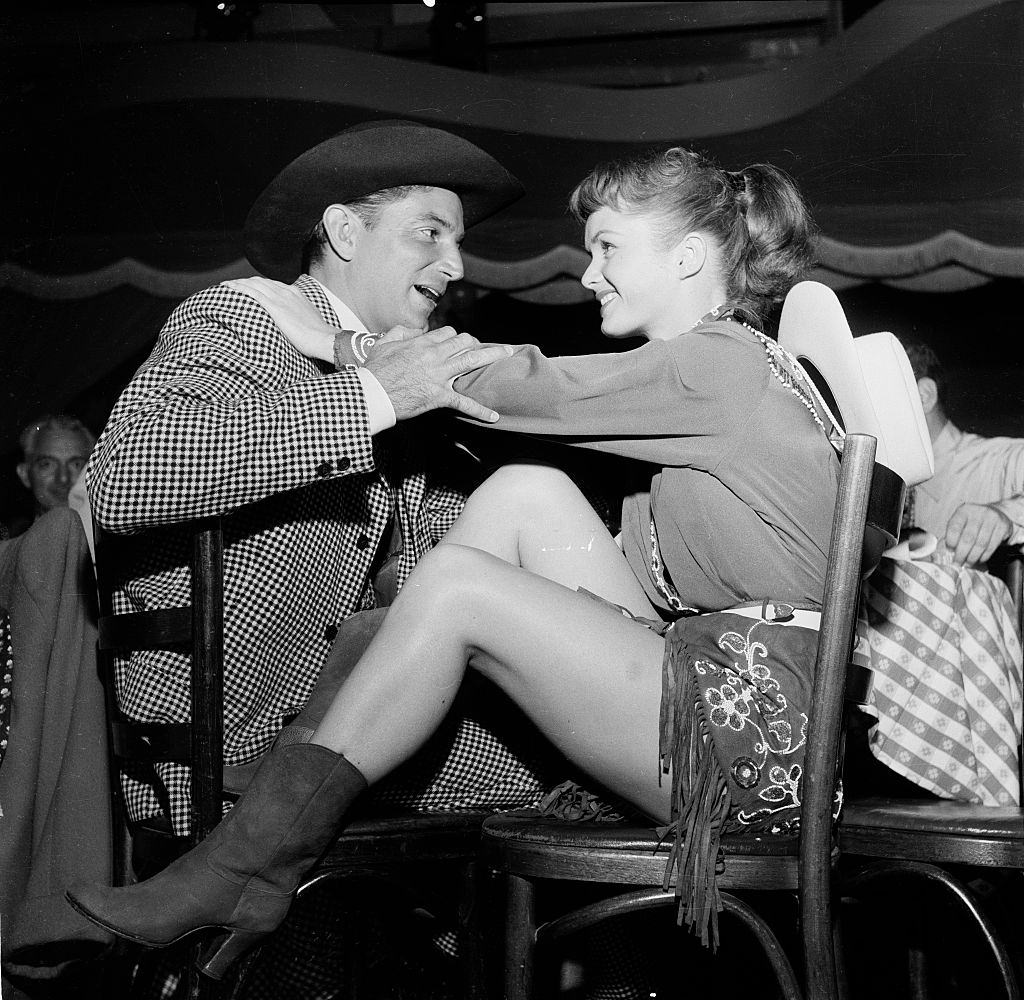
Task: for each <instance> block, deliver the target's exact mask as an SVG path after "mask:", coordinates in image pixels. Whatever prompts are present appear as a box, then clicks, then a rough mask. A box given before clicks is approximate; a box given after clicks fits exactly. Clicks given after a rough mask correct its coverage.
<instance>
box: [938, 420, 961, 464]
mask: <svg viewBox="0 0 1024 1000" xmlns="http://www.w3.org/2000/svg"><path fill="white" fill-rule="evenodd" d="M963 436H964V432H963V431H962V430H960V428H959V427H957V425H956V424H954V423H953V421H952V420H947V421H946V422H945V423H944V424H943V425H942V430H941V431H939V435H938V437H937V438H936V439H935V440H934V441H933V442H932V454H933V455H945V454H948V453H949V452H951V451H955V450H956V448H957V446H958V445H959V444H960V439H961V438H962V437H963Z"/></svg>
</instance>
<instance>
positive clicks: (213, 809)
mask: <svg viewBox="0 0 1024 1000" xmlns="http://www.w3.org/2000/svg"><path fill="white" fill-rule="evenodd" d="M191 535H192V553H191V569H192V599H191V604H190V605H189V606H186V607H179V608H165V609H159V610H154V611H139V612H128V613H120V614H118V613H115V609H114V594H115V592H116V591H117V590H118V589H119V588H120V587H122V586H123V585H124V584H125V583H126V582H127V581H128V580H130V579H131V577H132V575H133V574H135V573H137V572H138V570H137V565H138V559H137V557H138V553H140V552H141V551H144V547H145V545H146V538H147V536H146V535H145V534H138V535H128V536H118V535H112V534H110V533H109V532H106V531H104V530H103V529H102V528H99V527H98V526H97V529H96V579H97V587H98V590H99V610H100V618H99V623H98V624H99V639H98V643H97V646H98V653H99V661H100V672H101V675H102V677H103V681H104V688H105V691H106V703H107V717H108V721H109V729H110V743H111V752H112V755H113V758H114V762H115V764H116V765H117V768H118V769H127V770H130V771H131V772H133V773H139V769H140V768H141V769H143V771H144V773H145V774H146V776H147V778H149V779H151V780H152V781H153V782H154V784H155V786H156V788H157V790H158V795H160V796H162V798H163V801H164V802H166V801H167V798H168V795H167V789H166V788H165V787H164V786H163V783H162V781H161V780H160V778H159V774H158V772H157V769H156V768H155V767H154V766H153V765H154V764H156V763H159V762H176V763H179V764H186V765H188V766H189V767H190V768H191V837H190V840H191V843H198V842H199V841H200V840H202V839H203V838H204V837H205V836H206V835H207V834H208V833H209V832H210V831H211V830H212V829H213V827H214V826H216V825H217V823H218V822H219V821H220V818H221V813H222V792H223V787H222V786H223V662H224V638H223V635H224V629H223V621H224V605H223V576H224V569H223V552H224V538H223V529H222V525H221V521H220V519H219V518H216V519H210V520H204V521H197V522H195V523H194V524H193V526H192V530H191ZM154 649H173V650H177V651H180V652H185V653H187V654H189V655H190V657H191V670H190V674H191V680H190V687H191V698H192V711H191V721H190V722H187V723H186V722H140V721H138V720H134V719H131V718H129V717H127V716H126V715H125V714H124V713H123V712H122V711H121V708H120V705H119V703H118V699H117V693H116V663H117V660H118V659H119V658H122V657H127V656H129V655H130V654H131V653H132V652H134V651H141V650H154ZM116 784H117V785H118V787H119V782H117V783H116ZM119 805H120V809H121V811H122V815H124V813H123V802H120V803H119ZM123 850H124V852H125V853H124V855H123V856H122V857H120V858H119V859H117V861H118V865H119V867H120V869H121V871H122V873H123V874H124V873H127V871H128V856H127V845H124V846H123Z"/></svg>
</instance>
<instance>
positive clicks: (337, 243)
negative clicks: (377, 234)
mask: <svg viewBox="0 0 1024 1000" xmlns="http://www.w3.org/2000/svg"><path fill="white" fill-rule="evenodd" d="M323 223H324V233H325V234H326V235H327V241H328V242H329V243H330V244H331V249H332V250H333V251H334V252H335V254H337V255H338V256H339V257H340V258H341V259H342V260H351V259H352V255H353V253H354V251H355V245H356V239H357V237H358V234H359V229H360V227H361V226H362V223H361V222H360V220H359V218H358V216H356V214H355V213H354V212H353V211H352V210H351V209H350V208H349V207H348V206H347V205H328V206H327V208H325V209H324V214H323Z"/></svg>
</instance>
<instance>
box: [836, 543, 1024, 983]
mask: <svg viewBox="0 0 1024 1000" xmlns="http://www.w3.org/2000/svg"><path fill="white" fill-rule="evenodd" d="M1022 568H1024V556H1022V554H1021V551H1020V549H1019V548H1010V547H1004V548H1001V549H998V550H997V551H996V554H995V556H994V558H993V559H992V560H991V561H990V563H989V569H990V571H992V572H994V573H995V574H996V575H997V576H999V577H1000V578H1001V579H1003V581H1004V582H1005V583H1006V584H1007V587H1008V588H1009V590H1010V595H1011V597H1012V598H1013V602H1014V607H1015V609H1016V611H1017V621H1018V627H1020V623H1021V621H1022V616H1024V583H1022V580H1024V574H1022ZM839 834H840V844H841V846H842V850H843V854H844V856H845V857H846V858H847V859H848V861H850V862H854V863H856V865H857V867H856V868H854V869H853V872H852V874H851V875H850V876H849V877H848V878H847V880H846V883H845V885H844V890H843V891H844V895H849V896H852V897H858V896H872V895H875V894H876V893H877V891H878V890H879V889H882V888H885V887H887V886H889V885H897V886H901V887H906V886H913V885H915V884H916V885H919V886H930V887H933V888H934V889H936V890H937V891H938V892H939V893H941V894H942V895H944V896H945V897H946V898H947V899H948V900H950V901H952V902H953V904H954V905H955V906H958V907H959V908H960V909H961V912H962V913H963V914H965V915H966V916H967V917H968V918H969V919H970V920H971V921H973V922H974V923H975V924H976V926H977V928H978V930H979V932H980V934H981V939H982V942H983V944H984V945H985V946H986V947H987V949H988V950H989V951H990V952H991V955H992V957H993V959H994V963H995V967H994V970H993V971H994V972H995V973H996V975H997V977H998V979H999V980H1000V981H1001V983H1002V986H1003V989H1004V990H1005V993H1006V996H1007V997H1009V998H1011V1000H1016V998H1018V997H1020V996H1021V984H1020V981H1019V978H1020V970H1019V968H1018V965H1017V963H1016V962H1015V953H1018V952H1019V938H1018V941H1017V943H1016V947H1015V948H1014V947H1011V946H1009V945H1008V944H1007V942H1006V941H1005V940H1004V936H1003V934H1002V933H1001V930H1000V926H999V924H998V923H997V922H996V921H995V920H994V919H993V918H992V915H991V914H990V913H989V912H988V911H987V909H986V906H985V903H984V901H983V899H982V898H981V897H980V896H979V894H978V893H977V892H976V891H975V890H974V889H973V888H972V887H971V885H970V882H969V881H968V879H967V878H963V877H960V876H961V875H962V874H963V869H964V868H967V869H968V870H969V869H972V868H973V869H980V870H981V871H982V872H984V870H985V869H989V870H990V871H991V870H993V869H1003V870H1006V871H1010V872H1014V873H1016V874H1017V887H1018V890H1019V889H1021V888H1024V809H1021V808H1018V807H1017V806H981V805H974V804H972V803H968V802H953V801H948V800H943V799H931V798H929V799H923V798H913V799H911V798H907V799H899V798H891V797H873V798H867V799H860V800H853V801H847V803H846V804H845V806H844V807H843V814H842V817H841V819H840V827H839ZM900 898H901V902H902V903H904V904H906V906H908V907H909V915H910V916H912V917H917V918H919V919H920V918H922V917H923V916H924V913H923V912H922V910H921V908H920V906H919V905H917V904H918V903H919V902H921V901H920V900H918V899H917V898H916V897H914V896H909V895H907V894H903V895H902V896H901V897H900ZM931 898H932V897H931V896H930V895H929V896H926V897H925V899H926V900H927V899H931ZM910 928H911V931H912V933H913V934H914V935H915V936H916V937H917V938H918V940H913V941H912V942H911V944H910V947H909V948H908V955H907V957H908V962H907V977H908V989H909V993H908V996H912V997H914V998H915V1000H923V998H925V997H926V996H927V995H928V966H929V962H928V949H927V945H928V943H929V942H928V940H927V939H924V940H921V937H922V933H923V928H922V926H921V924H920V922H918V923H914V924H911V925H910ZM1018 961H1019V959H1018Z"/></svg>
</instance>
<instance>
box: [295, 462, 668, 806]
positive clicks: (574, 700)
mask: <svg viewBox="0 0 1024 1000" xmlns="http://www.w3.org/2000/svg"><path fill="white" fill-rule="evenodd" d="M485 550H486V551H485ZM520 564H521V565H520ZM523 566H525V567H526V568H523ZM539 573H544V574H546V575H545V576H542V575H538V574H539ZM547 576H550V577H553V578H554V579H548V578H546V577H547ZM556 581H557V582H556ZM579 586H582V587H585V588H586V589H588V590H591V591H593V592H595V593H597V594H599V595H600V596H602V597H605V598H607V599H608V600H612V601H614V602H615V603H619V604H623V605H624V606H626V607H629V608H630V610H632V611H634V612H635V613H638V614H645V615H647V616H651V617H654V611H653V608H651V605H650V603H649V602H648V600H647V598H646V596H645V595H644V593H643V590H642V588H641V587H640V585H639V583H638V582H637V580H636V578H635V577H634V576H633V574H632V572H631V571H630V569H629V567H628V565H627V563H626V561H625V559H624V558H623V556H622V553H621V552H620V551H619V550H618V548H617V546H616V545H615V543H614V541H613V540H612V539H611V537H610V535H609V534H608V532H607V530H606V529H605V527H604V525H603V524H602V523H601V522H600V520H599V519H598V518H597V515H596V514H595V513H594V511H593V510H592V509H591V508H590V506H589V504H587V502H586V500H585V499H584V498H583V496H582V495H581V494H580V493H579V491H578V490H576V488H575V487H574V486H573V485H572V484H571V482H570V481H569V480H568V479H566V478H565V477H564V476H562V475H561V473H557V472H555V471H554V470H550V469H544V468H535V467H523V466H519V467H511V468H509V469H506V470H502V471H501V472H499V473H497V474H496V475H495V476H494V477H492V478H491V479H490V480H488V482H487V483H485V484H484V486H482V487H481V489H480V490H478V491H477V492H476V493H474V495H473V497H472V498H471V499H470V501H469V502H468V503H467V506H466V511H465V513H464V515H463V517H462V518H460V520H459V521H458V522H457V523H456V525H455V526H454V527H453V528H452V530H451V532H450V533H449V535H448V537H447V538H446V539H445V544H441V545H439V546H437V548H435V549H434V550H433V551H432V552H429V553H427V555H426V556H424V558H423V559H422V560H421V561H420V563H419V564H418V565H417V567H416V569H415V570H414V571H413V573H412V574H411V575H410V576H409V579H408V581H407V582H406V584H405V586H404V588H403V589H402V592H401V593H400V594H399V596H398V598H397V599H396V601H395V603H394V604H393V605H392V607H391V609H390V610H389V612H388V615H387V618H386V619H385V621H384V624H383V625H382V626H381V629H380V631H379V632H378V633H377V635H376V637H375V638H374V640H373V642H372V643H371V644H370V646H369V648H368V649H367V651H366V653H365V654H364V655H363V657H362V659H361V660H360V661H359V663H358V664H357V665H356V667H355V668H354V670H353V672H352V673H351V675H350V676H349V677H348V679H347V680H346V681H345V683H344V685H343V687H342V688H341V691H340V692H339V696H338V697H337V698H336V699H335V701H334V703H333V704H332V705H331V707H330V709H329V710H328V712H327V714H326V716H325V717H324V719H323V721H322V722H321V723H320V726H319V727H318V729H317V730H316V733H315V734H314V736H313V742H314V743H319V744H321V745H323V746H326V747H329V748H330V749H331V750H334V751H336V752H339V753H342V754H344V755H345V756H346V757H347V758H348V760H349V761H351V763H352V764H354V765H355V766H356V767H357V768H358V769H359V770H360V771H361V772H362V773H363V774H364V775H365V777H366V778H367V780H368V781H369V782H371V783H373V782H374V781H377V780H379V779H380V778H382V777H384V776H385V775H386V774H388V773H389V772H390V771H392V770H393V769H394V768H395V767H397V766H398V765H399V764H401V763H402V762H403V761H405V760H406V759H408V758H409V757H410V756H411V755H412V754H413V753H415V751H416V750H417V749H419V747H420V746H421V745H422V744H423V743H424V742H425V741H426V740H427V738H428V737H429V736H430V735H431V734H432V733H433V732H434V730H435V728H436V727H437V726H438V725H439V724H440V722H441V720H442V719H443V718H444V716H445V714H446V713H447V712H448V710H449V708H450V707H451V703H452V700H453V698H454V697H455V693H456V691H457V690H458V687H459V685H460V684H461V682H462V677H463V675H464V673H465V669H466V666H467V665H469V666H472V667H473V668H474V669H476V670H479V671H480V672H481V673H482V674H484V675H485V676H486V677H488V678H490V679H491V680H492V681H493V682H494V683H496V684H497V685H498V686H499V687H500V688H502V690H504V691H505V692H506V693H507V694H508V695H509V696H510V697H511V698H512V699H513V700H514V701H515V702H516V703H517V704H518V705H519V706H520V707H521V708H522V709H523V710H524V711H525V712H526V713H527V715H529V716H530V718H531V719H532V720H533V721H534V722H535V723H536V725H537V726H538V727H539V728H540V729H541V731H542V732H543V733H544V734H545V735H546V736H547V737H548V738H549V739H550V740H551V742H552V743H553V744H554V745H555V746H557V747H558V749H559V750H561V751H562V753H564V754H565V755H566V756H567V757H569V758H571V759H572V760H573V761H575V762H576V763H577V764H578V765H579V766H580V767H582V768H583V769H584V770H586V771H587V772H589V773H590V774H591V775H593V776H594V777H595V778H596V779H597V780H598V781H600V782H602V783H603V784H604V785H606V786H607V787H608V788H610V789H611V790H612V791H613V792H615V793H616V794H618V795H620V796H622V797H623V798H625V799H627V800H628V801H630V802H632V803H633V804H634V805H636V806H637V807H638V808H640V809H642V810H643V811H644V812H646V813H648V814H649V815H651V816H653V817H655V818H658V819H660V820H667V818H668V814H669V784H668V782H666V783H665V785H664V786H662V785H661V783H660V780H659V779H660V773H659V762H658V714H659V709H660V703H661V661H662V656H663V652H664V642H663V640H662V639H661V638H660V636H658V635H657V634H656V633H654V632H652V631H650V630H649V629H647V628H645V627H644V626H642V625H639V624H638V623H636V622H634V621H632V620H630V619H629V618H626V617H625V616H623V615H622V614H620V613H619V612H617V611H616V610H615V609H614V608H609V607H607V606H605V605H603V604H601V603H600V602H598V601H595V600H593V599H592V598H590V597H587V596H586V595H583V594H579V593H577V592H576V591H575V589H570V588H575V587H579Z"/></svg>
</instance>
